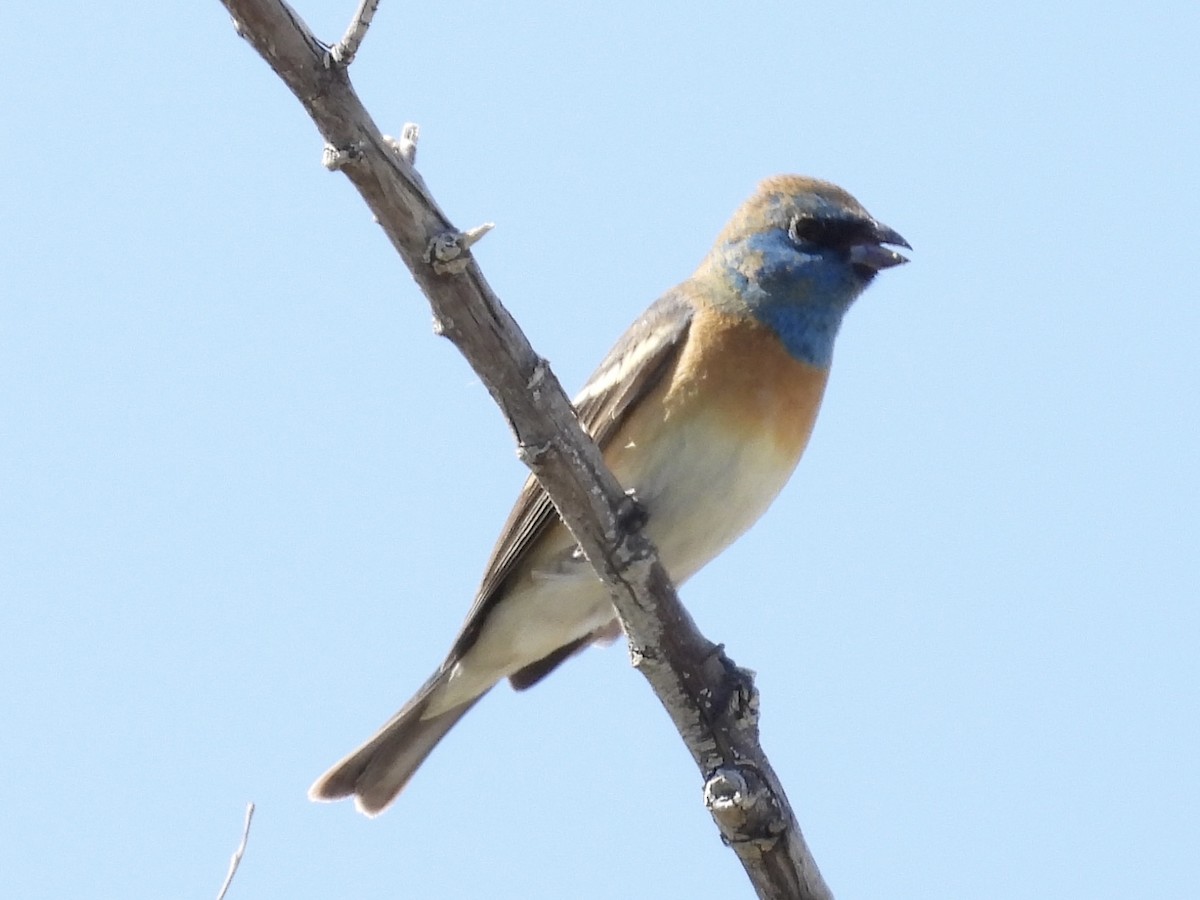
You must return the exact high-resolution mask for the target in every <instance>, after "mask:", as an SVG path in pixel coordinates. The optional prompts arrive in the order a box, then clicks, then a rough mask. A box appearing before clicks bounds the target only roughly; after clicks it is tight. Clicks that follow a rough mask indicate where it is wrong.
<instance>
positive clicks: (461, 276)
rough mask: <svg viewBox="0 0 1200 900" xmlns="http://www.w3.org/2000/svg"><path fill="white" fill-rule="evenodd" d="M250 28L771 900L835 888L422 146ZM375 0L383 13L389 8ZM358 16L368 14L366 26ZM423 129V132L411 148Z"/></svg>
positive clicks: (730, 674) (739, 702)
mask: <svg viewBox="0 0 1200 900" xmlns="http://www.w3.org/2000/svg"><path fill="white" fill-rule="evenodd" d="M222 2H223V3H224V5H225V6H226V7H227V8H228V10H229V12H230V13H231V14H232V16H233V18H234V23H235V25H236V27H237V30H238V33H239V34H241V35H242V36H243V37H245V38H246V39H247V40H248V41H249V42H250V44H251V45H252V46H253V47H254V49H255V50H256V51H258V53H259V54H260V55H261V56H262V57H263V58H264V59H265V60H266V61H267V63H268V64H269V65H270V66H271V68H272V69H273V70H274V71H275V73H276V74H277V75H279V77H280V78H282V79H283V81H284V82H285V83H286V84H287V86H288V87H289V88H290V89H291V91H292V92H293V93H294V94H295V95H296V97H297V99H299V100H300V102H301V104H302V105H303V106H304V108H305V109H306V110H307V111H308V113H309V115H310V116H311V117H312V119H313V122H314V123H315V124H316V126H317V129H318V130H319V131H320V133H321V135H322V136H323V137H324V139H325V141H326V142H327V144H328V147H327V151H326V159H325V161H326V164H327V165H329V166H330V167H331V168H337V169H340V170H341V171H342V172H343V173H344V174H345V175H346V177H347V178H349V179H350V181H351V182H352V183H353V184H354V186H355V187H356V188H357V189H358V191H359V193H360V194H361V195H362V197H363V199H364V200H365V201H366V203H367V205H368V206H369V207H370V209H371V211H372V212H373V213H374V214H375V217H376V219H377V220H378V222H379V224H380V227H382V228H383V230H384V233H385V234H387V236H388V239H389V240H390V241H391V242H392V245H393V246H394V247H395V248H396V251H397V252H398V253H399V254H400V256H401V258H402V259H403V260H404V263H405V264H406V265H407V266H408V268H409V270H410V271H411V272H412V275H413V278H414V279H415V280H416V282H417V284H418V286H419V287H420V288H421V290H422V291H423V292H424V293H425V295H426V297H427V298H428V299H429V303H430V305H431V306H432V308H433V313H434V317H435V322H436V330H437V331H438V332H439V333H441V334H443V335H445V336H446V337H448V338H450V340H451V341H453V342H454V344H455V345H456V346H457V347H458V348H459V350H460V351H461V352H462V353H463V355H464V356H465V357H466V358H467V361H468V362H469V363H470V364H471V366H472V368H473V369H474V370H475V371H476V373H477V374H478V375H479V377H480V379H481V380H482V381H483V383H484V384H485V385H487V388H488V390H489V392H490V393H491V394H492V397H493V398H494V399H495V401H496V403H497V404H498V405H499V406H500V409H501V410H502V411H503V413H504V415H505V416H506V418H507V419H508V422H509V424H510V425H511V427H512V429H513V432H514V433H515V435H516V437H517V441H518V444H519V446H520V448H521V457H522V459H523V460H524V461H525V462H526V464H527V465H528V466H529V467H530V469H531V470H532V471H533V473H534V474H535V475H536V476H537V478H538V480H539V481H540V482H541V483H542V486H543V487H544V488H545V489H546V492H547V493H548V494H549V496H550V497H551V499H552V500H553V501H554V504H555V506H556V507H557V509H558V511H559V513H560V514H561V516H562V518H563V520H564V521H565V522H566V524H567V526H568V527H569V528H570V529H571V533H572V534H573V535H574V536H575V539H576V540H577V541H578V542H579V545H580V547H581V548H582V550H583V552H584V554H585V555H586V556H587V558H588V560H589V561H590V562H591V564H592V566H593V567H594V568H595V570H596V572H597V574H598V575H599V577H600V578H601V579H603V581H604V582H605V583H606V584H607V585H608V587H609V588H610V590H611V592H612V597H613V604H614V606H615V607H616V610H617V613H618V615H619V616H620V619H621V624H622V626H623V627H624V629H625V633H626V635H627V636H628V639H629V651H630V656H631V658H632V660H633V662H634V665H635V666H636V667H637V668H638V669H639V671H641V672H642V674H643V675H644V676H645V677H646V678H647V680H649V682H650V684H651V686H652V687H653V689H654V692H655V693H656V694H657V695H658V697H659V700H660V701H661V702H662V704H663V706H664V707H665V708H666V709H667V712H668V713H669V715H670V716H671V719H672V721H673V722H674V723H675V727H676V729H677V730H678V731H679V733H680V736H681V737H682V738H683V740H684V742H685V743H686V744H687V746H688V749H689V750H690V751H691V753H692V757H693V758H694V759H695V761H696V764H697V765H698V766H699V768H700V772H701V775H702V777H703V778H704V779H705V790H704V797H705V804H706V806H707V807H708V808H709V810H710V812H711V813H712V815H713V818H714V820H715V821H716V823H717V826H718V828H719V829H720V831H721V835H722V837H723V839H724V840H725V842H726V843H727V844H729V845H730V846H731V847H732V848H733V849H734V851H735V852H736V853H737V855H738V857H739V859H740V860H741V862H742V864H743V866H744V867H745V869H746V872H747V874H748V875H749V877H750V879H751V881H752V882H753V884H754V887H755V890H756V891H757V892H758V895H759V896H760V897H764V898H779V900H783V898H789V900H790V898H799V900H808V898H812V900H817V898H828V897H830V896H831V895H830V893H829V889H828V888H827V887H826V886H825V883H824V881H823V880H822V879H821V875H820V872H819V871H818V870H817V866H816V863H815V861H814V860H813V858H812V855H811V853H810V852H809V850H808V847H807V846H806V845H805V843H804V839H803V836H802V835H801V832H800V827H799V824H798V823H797V821H796V818H795V815H794V814H793V812H792V810H791V807H790V806H789V805H788V802H787V797H786V796H785V794H784V792H783V788H782V785H781V784H780V783H779V780H778V778H777V777H776V775H775V772H774V771H773V770H772V769H771V766H770V763H769V762H768V761H767V758H766V756H765V755H764V754H763V751H762V748H761V747H760V746H759V743H758V727H757V710H758V696H757V693H756V692H755V690H754V686H753V682H752V679H751V676H750V673H748V672H746V671H745V670H742V669H739V668H737V667H736V666H734V665H733V664H732V663H731V662H730V661H729V660H728V659H727V658H726V657H725V655H724V653H723V652H722V648H721V647H719V646H717V645H714V644H712V643H711V642H710V641H708V640H707V639H706V638H705V637H704V636H703V635H702V634H700V632H699V631H698V630H697V629H696V626H695V624H694V623H693V622H692V620H691V618H690V616H689V615H688V613H687V611H686V610H685V609H684V608H683V606H682V605H681V604H680V602H679V599H678V597H676V595H675V590H674V587H673V586H672V585H671V582H670V579H669V578H668V576H667V574H666V572H665V571H664V570H663V568H662V566H661V565H660V563H659V562H658V556H657V552H656V551H655V549H654V548H653V546H651V544H650V542H649V541H648V540H647V539H646V537H645V536H644V535H643V534H642V533H641V532H640V531H639V530H638V526H639V524H640V522H639V516H638V515H637V511H636V510H635V509H633V508H632V507H633V504H631V502H630V500H629V498H628V497H626V495H625V494H624V492H623V491H622V489H621V486H620V485H619V484H618V483H617V481H616V479H615V478H614V477H613V476H612V474H611V473H610V472H609V471H608V470H607V469H606V468H605V466H604V464H603V461H602V460H601V458H600V453H599V451H598V450H597V449H596V445H595V444H594V443H593V442H592V441H591V439H590V438H589V437H588V436H587V435H586V434H585V433H584V432H583V430H582V428H581V427H580V425H579V422H578V420H577V419H576V418H575V413H574V410H573V409H572V408H571V404H570V402H569V401H568V399H567V397H566V394H564V393H563V390H562V387H561V385H560V384H559V382H558V379H557V378H556V377H555V375H554V373H553V372H552V371H551V370H550V367H549V365H548V364H547V363H546V361H545V360H543V359H542V358H540V357H539V356H538V355H537V354H536V353H535V352H534V350H533V348H532V347H531V346H530V344H529V342H528V340H526V338H525V336H524V334H522V332H521V331H520V329H519V328H518V327H517V324H516V322H514V321H513V319H512V317H511V316H510V315H509V314H508V311H507V310H506V309H505V308H504V306H503V305H502V304H501V303H500V301H499V300H498V299H497V297H496V296H495V294H493V293H492V290H491V288H490V287H489V286H488V284H487V282H486V281H485V280H484V277H483V275H482V273H481V272H480V271H479V268H478V267H477V266H476V264H475V262H474V260H473V259H472V258H471V256H470V253H469V246H470V243H473V242H474V241H475V240H478V239H479V237H481V236H482V233H483V231H485V230H486V229H485V228H484V227H483V226H480V228H477V229H472V230H471V231H469V232H467V233H465V234H464V233H462V232H460V231H459V230H458V229H456V228H454V227H453V226H452V225H451V223H450V221H449V219H448V218H447V217H446V216H445V214H444V213H443V212H442V211H441V210H440V209H439V208H438V206H437V204H436V203H435V202H434V200H433V198H432V196H431V195H430V194H429V192H428V191H427V189H426V188H425V185H424V182H423V180H422V179H421V177H420V176H419V175H418V174H417V173H416V171H415V169H414V168H413V166H412V163H411V160H412V159H413V158H414V157H413V154H412V152H411V151H412V150H413V149H415V147H413V146H408V145H403V146H404V150H403V152H400V151H398V149H397V144H396V142H395V141H392V140H391V139H390V138H385V137H384V136H383V135H382V134H381V133H380V131H379V129H378V128H377V127H376V126H375V123H374V122H373V121H372V119H371V117H370V115H369V114H368V113H367V111H366V109H365V108H364V107H363V105H362V103H361V101H360V100H359V98H358V95H357V94H356V93H355V92H354V89H353V88H352V87H351V85H350V80H349V77H348V75H347V72H346V69H345V68H344V66H328V65H326V53H325V50H324V48H323V47H322V45H321V44H320V43H319V42H318V41H317V40H316V39H315V38H314V37H313V35H312V34H311V33H310V32H309V30H308V28H307V27H306V26H305V25H304V23H303V22H302V21H301V20H300V19H299V18H298V17H297V16H296V14H295V13H294V12H293V11H292V10H291V8H290V7H288V6H287V5H286V4H285V3H283V2H281V0H222ZM366 5H367V6H371V7H372V9H371V11H372V12H373V6H374V4H370V3H368V4H366ZM356 21H357V19H356ZM414 140H415V132H414V133H410V134H409V143H410V144H411V143H412V142H413V141H414Z"/></svg>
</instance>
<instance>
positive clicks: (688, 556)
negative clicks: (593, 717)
mask: <svg viewBox="0 0 1200 900" xmlns="http://www.w3.org/2000/svg"><path fill="white" fill-rule="evenodd" d="M894 247H904V248H906V249H909V250H911V249H912V248H911V247H910V245H909V244H908V242H907V241H905V240H904V238H902V237H901V236H900V235H899V234H898V233H897V232H896V231H894V230H892V229H891V228H889V227H887V226H886V225H884V224H882V223H881V222H880V221H878V220H877V219H875V218H874V217H872V216H871V215H870V214H869V213H868V212H867V211H866V210H865V209H864V208H863V206H862V205H861V204H860V203H859V202H858V201H857V200H855V199H854V197H852V196H851V195H850V194H848V193H847V192H846V191H844V190H843V189H841V188H839V187H837V186H836V185H834V184H831V183H829V182H827V181H822V180H818V179H816V178H810V177H806V176H800V175H777V176H774V177H772V178H768V179H767V180H765V181H763V182H762V183H761V184H760V185H759V186H758V189H757V190H756V191H755V193H754V194H753V195H752V196H751V197H750V198H749V199H748V200H747V201H746V202H745V203H743V204H742V205H741V207H739V208H738V209H737V211H736V212H735V213H734V215H733V217H732V219H731V220H730V221H729V222H728V224H727V225H726V226H725V227H724V229H722V231H721V232H720V234H719V235H718V236H717V239H716V242H715V243H714V245H713V246H712V249H711V250H710V251H709V253H708V254H707V255H706V256H705V258H704V259H703V261H702V262H701V263H700V265H699V267H698V268H697V269H696V271H695V272H694V273H693V274H692V275H691V277H690V278H688V279H687V280H686V281H683V282H682V283H680V284H679V285H677V286H676V287H674V288H672V289H671V290H669V291H667V292H666V293H665V294H664V295H663V296H661V297H660V298H659V299H658V300H656V301H655V302H654V303H653V304H651V306H650V307H649V308H648V309H647V310H646V311H645V312H644V313H643V314H642V315H641V317H640V318H638V319H637V320H636V321H635V322H634V324H633V325H632V326H630V328H629V329H628V330H627V331H626V332H625V334H624V335H623V336H622V337H621V338H620V339H619V340H618V342H617V344H616V345H615V346H614V347H613V349H612V350H611V351H610V352H609V354H608V355H607V356H606V357H605V358H604V360H603V361H602V362H601V363H600V366H599V367H598V368H597V369H596V370H595V372H594V373H593V374H592V376H591V377H590V378H589V379H588V381H587V382H586V383H585V384H584V386H583V388H582V390H581V391H580V392H579V394H578V395H577V396H576V397H575V399H574V401H573V402H574V407H575V410H576V413H577V415H578V417H579V420H580V422H581V424H582V425H583V426H584V428H585V429H586V430H587V431H588V433H589V434H590V435H591V437H592V439H593V440H594V441H595V442H596V444H597V446H598V447H599V448H600V450H601V453H602V454H603V457H604V460H605V462H606V463H607V465H608V467H609V468H610V469H611V470H612V472H613V474H614V475H615V476H616V478H617V480H618V481H619V482H620V483H621V485H622V487H624V488H625V489H626V490H628V491H630V492H631V493H632V495H633V496H634V497H635V498H636V500H637V502H638V504H639V506H640V507H641V510H642V511H643V512H644V515H645V523H646V524H645V529H646V532H647V534H648V536H649V537H650V539H651V540H652V541H653V542H654V544H655V545H656V546H657V548H658V552H659V557H660V559H661V561H662V563H663V565H664V567H665V568H666V571H667V573H668V574H669V575H670V576H671V579H672V580H673V581H674V582H675V584H677V585H680V584H683V583H684V582H685V581H687V579H688V578H690V577H691V576H692V575H694V574H695V573H696V572H697V571H698V570H699V569H700V568H701V567H703V566H704V565H706V564H707V563H708V562H709V561H711V560H712V559H713V558H714V557H716V556H717V555H718V554H719V553H721V552H722V551H723V550H724V549H725V548H726V547H728V546H729V545H730V544H731V543H733V541H734V540H735V539H737V538H738V537H739V536H741V535H742V534H743V533H744V532H745V531H746V530H747V529H748V528H749V527H750V526H751V525H753V524H754V523H755V521H757V520H758V518H759V517H760V516H761V515H762V514H763V512H765V511H766V509H767V507H768V506H769V505H770V503H771V502H772V501H773V500H774V499H775V497H776V496H777V495H778V494H779V492H780V491H781V490H782V488H783V486H784V484H785V483H786V482H787V481H788V479H789V478H790V477H791V474H792V472H793V470H794V469H795V468H796V465H797V463H798V462H799V460H800V457H801V454H802V453H803V452H804V449H805V447H806V446H807V444H808V441H809V437H810V435H811V433H812V429H813V425H814V422H815V421H816V417H817V411H818V409H819V407H820V405H821V400H822V397H823V395H824V392H825V386H826V383H827V380H828V377H829V370H830V365H831V363H832V359H833V349H834V340H835V338H836V336H837V333H838V329H839V327H840V326H841V323H842V319H843V316H844V315H845V313H846V311H847V310H848V309H849V308H850V306H851V304H852V303H853V302H854V301H855V299H857V298H858V296H859V295H860V294H861V293H862V292H863V290H864V289H865V288H866V287H867V286H868V285H869V284H870V283H871V282H872V280H873V279H874V278H875V276H876V275H877V274H878V273H879V272H880V271H882V270H884V269H888V268H891V267H894V266H898V265H901V264H903V263H906V262H908V259H907V257H905V256H903V255H901V254H900V253H899V252H898V251H897V250H895V249H894ZM620 633H621V632H620V624H619V622H618V620H617V617H616V613H615V611H614V609H613V606H612V602H611V600H610V595H609V593H608V590H607V588H606V587H605V585H604V584H603V582H601V581H600V580H599V578H598V576H597V575H596V574H595V573H594V572H593V570H592V569H591V567H590V565H589V564H588V563H587V562H586V560H584V559H583V557H582V555H581V554H580V553H579V552H578V548H577V546H576V543H575V541H574V539H573V538H572V537H571V535H570V533H569V532H568V531H567V529H566V526H565V525H563V523H562V521H561V519H559V517H558V514H557V513H556V512H555V510H554V507H553V505H552V504H551V502H550V500H549V498H548V497H547V496H546V493H545V491H543V490H542V488H541V487H540V485H539V484H538V482H537V481H536V479H534V478H532V477H530V478H529V479H528V480H527V481H526V483H525V485H524V487H523V489H522V490H521V492H520V494H519V495H518V498H517V501H516V504H515V506H514V507H513V510H512V512H511V514H510V515H509V517H508V521H507V522H505V524H504V526H503V528H502V529H501V533H500V538H499V541H498V542H497V543H496V546H495V549H494V550H493V551H492V555H491V558H490V560H489V561H488V563H487V566H486V568H485V570H484V575H483V579H482V582H481V584H480V586H479V590H478V592H477V593H476V595H475V600H474V603H473V605H472V606H471V609H470V611H469V612H468V614H467V617H466V620H465V622H464V623H463V625H462V628H461V630H460V631H459V633H458V636H457V637H456V638H455V639H454V643H453V645H452V646H451V648H450V652H449V653H448V654H447V656H446V658H445V660H444V661H443V662H442V664H441V665H440V666H438V668H437V670H436V671H435V672H434V673H433V674H432V675H431V676H430V677H429V679H428V680H427V681H426V682H425V683H424V684H423V685H422V686H421V688H420V689H419V690H418V691H417V692H416V694H415V695H414V696H413V697H412V699H411V700H409V701H408V703H407V704H405V706H404V707H403V708H402V709H401V710H400V711H399V712H398V713H396V715H395V716H393V717H392V718H391V719H390V720H389V721H388V722H387V723H386V724H384V725H383V727H382V728H381V729H380V730H379V731H378V732H377V733H376V734H375V736H374V737H372V738H371V739H370V740H368V741H367V742H366V743H365V744H363V745H362V746H361V747H360V748H359V749H357V750H355V751H354V752H353V753H351V754H350V755H349V756H347V757H345V758H344V759H342V760H341V761H340V762H338V763H337V764H336V765H334V766H333V767H332V768H331V769H330V770H329V771H328V772H326V773H325V774H324V775H322V776H321V777H320V778H319V779H318V780H317V781H316V783H315V784H314V785H313V786H312V788H311V789H310V790H309V797H310V798H312V799H314V800H322V801H328V800H338V799H342V798H345V797H351V796H352V797H354V799H355V805H356V806H357V808H358V809H359V810H360V811H361V812H363V813H365V814H367V815H369V816H375V815H378V814H379V813H381V812H382V811H383V810H384V809H386V808H387V807H388V806H389V805H390V804H391V803H392V801H393V800H395V798H396V796H397V795H398V794H399V793H400V792H401V791H402V790H403V789H404V787H405V786H406V785H407V784H408V782H409V780H410V779H411V777H412V775H413V773H414V772H416V770H417V768H418V767H419V766H420V765H421V764H422V763H423V762H424V761H425V759H426V758H427V757H428V756H429V754H430V753H431V752H432V751H433V749H434V747H435V746H437V744H438V742H439V741H441V740H442V738H443V737H445V735H446V734H447V733H448V732H449V731H450V729H451V728H452V727H453V726H454V725H455V723H457V722H458V721H459V720H460V719H461V718H462V717H463V716H464V715H465V714H466V713H467V712H468V711H469V710H470V709H471V708H472V707H473V706H474V705H475V704H476V703H477V702H479V700H480V699H482V697H483V696H484V695H485V694H486V693H487V692H488V691H490V690H491V689H492V688H493V687H494V686H495V685H497V684H498V683H499V682H500V681H502V680H504V679H505V678H507V679H508V681H509V682H510V684H511V685H512V686H513V688H515V689H517V690H525V689H527V688H529V687H532V686H533V685H534V684H536V683H537V682H539V681H541V680H542V679H543V678H545V677H546V676H547V675H549V674H550V673H551V672H552V671H553V670H554V669H556V668H557V667H558V666H559V665H560V664H562V663H563V662H564V661H566V660H567V659H568V658H569V657H572V656H574V655H575V654H577V653H579V652H580V651H582V650H583V649H585V648H586V647H588V646H589V645H591V644H604V643H609V642H611V641H613V640H615V639H616V638H617V637H618V636H619V635H620Z"/></svg>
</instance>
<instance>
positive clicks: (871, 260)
mask: <svg viewBox="0 0 1200 900" xmlns="http://www.w3.org/2000/svg"><path fill="white" fill-rule="evenodd" d="M885 244H895V245H896V246H899V247H904V248H906V249H908V250H911V249H912V246H911V245H910V244H909V243H908V241H906V240H905V239H904V238H902V237H901V236H900V234H899V232H896V231H894V230H892V229H891V228H888V227H887V226H886V225H884V224H883V223H881V222H875V223H874V227H873V228H872V229H871V233H870V237H869V238H868V240H866V241H864V242H863V243H861V244H855V245H854V246H853V247H851V248H850V262H851V263H853V264H854V265H855V266H859V267H862V268H863V269H866V270H867V273H868V274H870V275H874V274H875V273H876V272H878V271H880V270H881V269H890V268H891V267H892V266H900V265H903V264H904V263H906V262H908V257H907V256H904V255H903V254H900V253H897V252H896V251H895V250H893V249H891V248H890V247H886V246H884V245H885Z"/></svg>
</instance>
